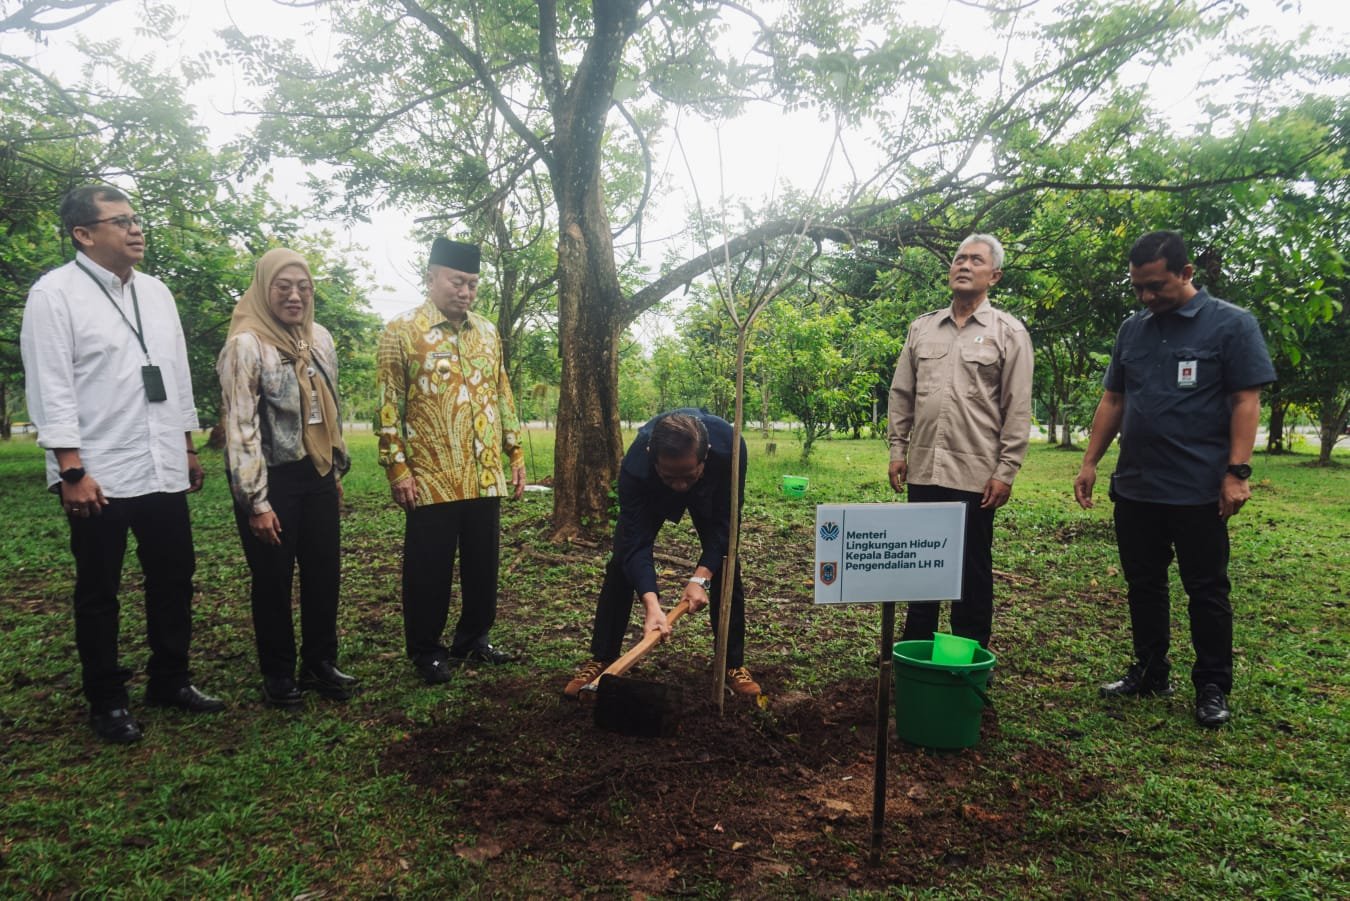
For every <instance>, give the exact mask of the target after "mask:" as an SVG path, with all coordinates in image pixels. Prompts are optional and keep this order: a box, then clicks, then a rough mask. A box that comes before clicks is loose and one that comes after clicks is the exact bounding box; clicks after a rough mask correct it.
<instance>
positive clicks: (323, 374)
mask: <svg viewBox="0 0 1350 901" xmlns="http://www.w3.org/2000/svg"><path fill="white" fill-rule="evenodd" d="M216 372H217V373H218V374H219V375H220V387H221V395H222V396H221V420H222V422H223V423H224V426H225V440H226V445H225V456H226V468H227V473H228V475H229V479H230V490H231V491H232V492H233V494H234V517H235V521H236V522H237V523H238V524H239V537H240V539H241V540H242V541H243V544H244V557H245V558H246V559H247V560H248V567H249V570H250V571H251V572H252V575H253V589H252V603H253V631H254V634H255V636H256V638H257V643H258V663H259V667H260V668H261V669H262V675H263V684H262V696H263V702H264V703H265V704H267V705H268V706H271V707H296V706H298V705H300V704H301V703H303V697H302V695H301V690H312V691H316V692H318V693H319V694H321V695H323V696H324V697H327V698H333V699H336V700H346V699H347V698H349V697H351V691H352V688H353V687H354V686H355V685H356V682H357V680H356V679H354V678H353V677H351V676H348V675H347V674H345V673H343V672H342V671H340V670H339V669H338V668H337V656H338V638H337V606H338V566H339V564H338V542H339V525H338V501H339V498H340V497H341V494H342V490H341V486H340V485H339V483H338V478H339V477H340V476H341V475H342V474H343V473H345V472H346V471H347V468H348V466H349V460H348V458H347V448H346V445H345V444H344V443H343V441H342V425H341V418H340V414H339V408H338V397H337V351H336V350H335V348H334V346H333V336H332V335H330V334H329V333H328V329H326V328H324V327H323V326H321V325H319V324H318V323H317V322H315V321H314V279H313V277H312V276H311V275H310V272H309V265H308V264H307V263H306V262H305V258H304V257H302V256H301V255H300V254H298V253H296V252H295V251H293V250H287V249H285V248H277V249H275V250H269V251H268V252H267V253H265V254H263V255H262V257H261V258H260V259H259V260H258V262H257V265H256V267H255V268H254V272H253V283H252V284H251V285H249V287H248V290H247V291H246V292H244V296H243V297H242V298H241V299H240V300H239V303H238V304H237V305H236V306H235V308H234V316H233V317H232V318H231V320H230V333H229V336H228V337H227V338H226V340H225V347H224V348H223V349H222V350H221V352H220V358H219V359H218V360H217V362H216ZM297 563H299V565H300V638H301V641H300V655H299V656H300V671H299V678H298V680H297V678H296V648H295V627H294V625H293V624H292V622H291V580H292V576H293V574H294V571H295V566H296V564H297Z"/></svg>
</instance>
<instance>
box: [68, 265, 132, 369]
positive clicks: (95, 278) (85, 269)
mask: <svg viewBox="0 0 1350 901" xmlns="http://www.w3.org/2000/svg"><path fill="white" fill-rule="evenodd" d="M75 265H76V266H79V267H80V269H81V270H82V271H83V272H84V274H85V275H87V276H89V277H90V278H91V279H93V282H94V284H96V285H98V289H99V290H100V291H102V292H103V296H104V297H106V298H108V303H110V304H112V305H113V309H114V310H116V311H117V315H118V316H121V317H122V321H123V322H125V323H126V324H127V328H129V329H131V333H132V334H133V335H135V336H136V340H137V341H138V342H140V345H141V352H142V353H144V354H145V362H146V363H149V362H150V349H149V348H148V347H146V346H145V331H144V328H143V326H142V325H141V302H140V299H139V298H137V297H136V283H135V282H132V284H131V308H132V309H133V310H134V311H135V312H136V324H135V325H132V324H131V320H130V319H128V318H127V314H126V313H124V312H122V308H121V307H120V306H118V305H117V301H115V300H113V296H112V295H111V294H109V293H108V288H107V286H106V285H104V284H103V282H101V281H99V278H98V276H97V275H95V274H94V273H92V272H90V271H89V268H88V267H87V266H85V265H84V264H83V263H81V262H80V261H79V260H76V261H75Z"/></svg>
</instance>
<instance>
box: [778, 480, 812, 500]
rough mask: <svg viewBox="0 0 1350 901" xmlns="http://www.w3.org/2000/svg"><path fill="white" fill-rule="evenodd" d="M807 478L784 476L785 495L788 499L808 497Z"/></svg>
mask: <svg viewBox="0 0 1350 901" xmlns="http://www.w3.org/2000/svg"><path fill="white" fill-rule="evenodd" d="M806 484H807V478H806V476H783V493H784V494H786V495H787V496H788V497H806Z"/></svg>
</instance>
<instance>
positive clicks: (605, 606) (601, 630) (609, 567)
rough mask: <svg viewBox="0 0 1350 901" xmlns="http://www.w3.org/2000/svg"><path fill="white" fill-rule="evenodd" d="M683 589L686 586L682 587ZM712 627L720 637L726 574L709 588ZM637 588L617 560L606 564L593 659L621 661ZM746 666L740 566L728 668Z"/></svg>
mask: <svg viewBox="0 0 1350 901" xmlns="http://www.w3.org/2000/svg"><path fill="white" fill-rule="evenodd" d="M681 590H683V587H681ZM708 598H709V601H710V603H709V604H708V613H709V616H708V624H709V626H710V627H711V628H712V632H713V637H714V638H716V637H717V624H718V622H719V621H720V620H719V616H720V614H719V613H718V611H719V610H721V609H722V573H721V572H720V571H719V572H715V573H713V575H712V586H711V587H710V588H709V589H708ZM636 599H637V589H636V588H634V587H633V585H632V583H630V582H629V581H628V576H627V575H625V574H624V571H623V567H622V566H621V565H620V564H619V562H618V561H617V560H616V559H615V558H614V557H613V555H611V556H610V558H609V563H607V564H605V581H604V582H603V583H602V584H601V586H600V599H599V601H597V602H596V605H595V631H594V632H592V633H591V657H592V658H593V659H595V660H604V661H605V662H609V661H611V660H615V659H617V658H618V657H619V656H620V654H621V653H622V650H623V639H624V635H625V634H626V633H627V632H628V621H629V619H630V618H631V617H632V615H633V601H634V600H636ZM744 665H745V586H744V585H743V584H742V583H741V567H740V564H739V563H737V564H736V581H735V582H733V583H732V585H731V623H730V625H729V627H728V628H727V668H728V669H736V668H737V667H740V666H744Z"/></svg>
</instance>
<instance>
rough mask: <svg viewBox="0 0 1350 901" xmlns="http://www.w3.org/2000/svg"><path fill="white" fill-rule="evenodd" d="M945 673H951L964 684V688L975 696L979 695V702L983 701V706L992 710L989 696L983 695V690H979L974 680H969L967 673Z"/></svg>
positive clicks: (950, 671) (992, 704)
mask: <svg viewBox="0 0 1350 901" xmlns="http://www.w3.org/2000/svg"><path fill="white" fill-rule="evenodd" d="M947 672H949V673H951V674H952V675H953V676H956V677H957V678H958V679H960V680H961V681H962V682H964V683H966V687H967V688H969V689H970V690H971V691H973V692H975V694H977V695H979V696H980V700H981V701H984V706H986V707H988V708H989V709H991V710H992V709H993V708H994V702H993V701H991V700H989V695H987V694H986V693H985V691H984V689H983V688H980V686H979V685H978V684H977V683H976V682H975V680H974V679H972V678H970V674H969V673H960V672H955V671H953V670H948V671H947Z"/></svg>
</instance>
